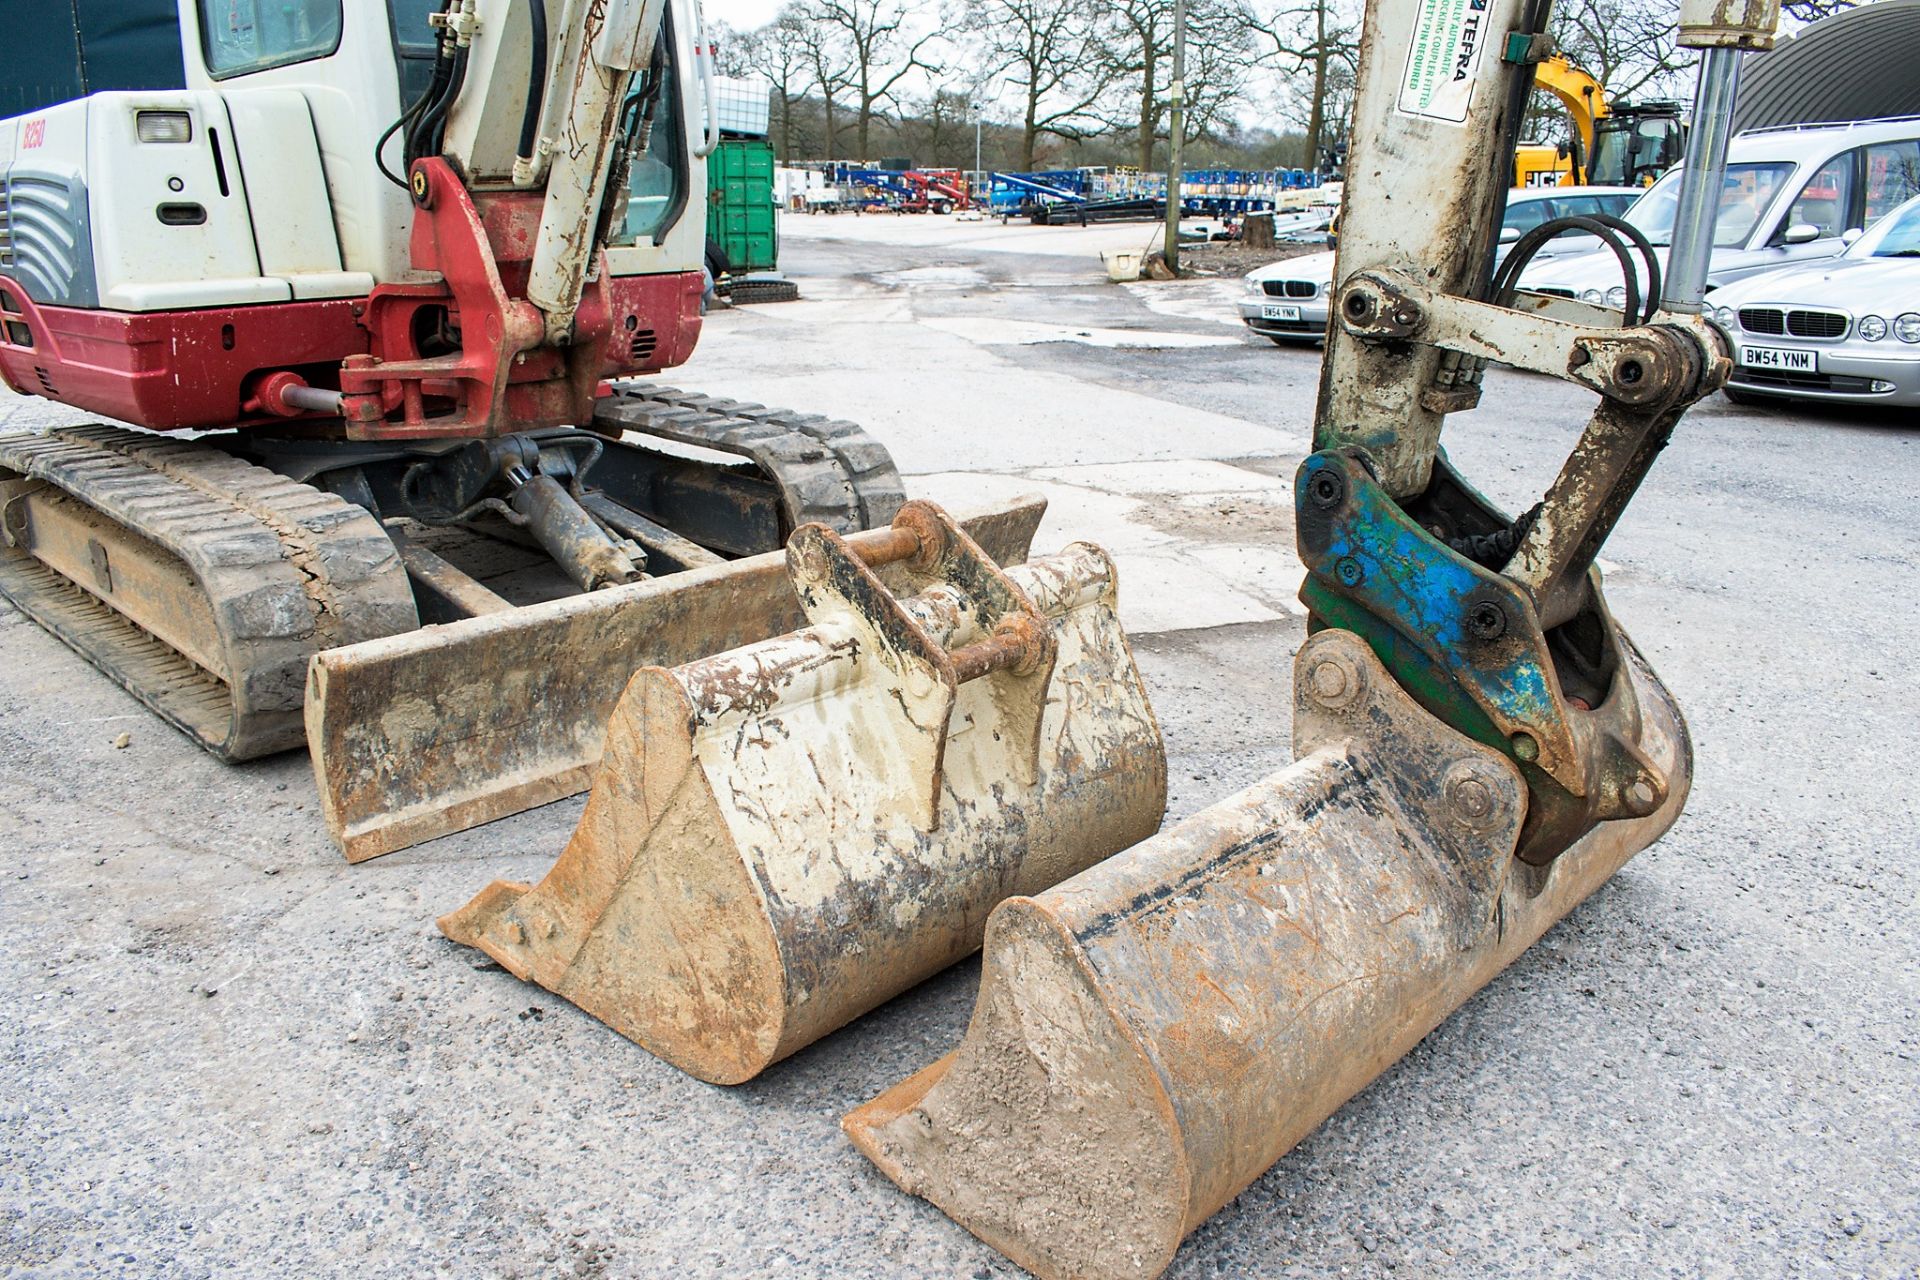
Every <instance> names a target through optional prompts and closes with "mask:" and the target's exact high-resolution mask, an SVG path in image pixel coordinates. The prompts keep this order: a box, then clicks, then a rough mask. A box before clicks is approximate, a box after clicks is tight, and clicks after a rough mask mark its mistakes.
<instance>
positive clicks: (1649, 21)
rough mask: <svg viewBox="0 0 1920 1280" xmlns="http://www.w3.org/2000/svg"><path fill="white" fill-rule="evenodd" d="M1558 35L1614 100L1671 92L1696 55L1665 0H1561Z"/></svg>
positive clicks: (1556, 10) (1556, 38) (1556, 17)
mask: <svg viewBox="0 0 1920 1280" xmlns="http://www.w3.org/2000/svg"><path fill="white" fill-rule="evenodd" d="M1552 31H1553V39H1554V43H1556V44H1558V45H1559V46H1560V48H1561V49H1562V50H1564V51H1565V52H1566V55H1567V56H1568V57H1569V58H1572V59H1573V61H1574V64H1575V65H1576V66H1578V67H1579V68H1580V69H1581V70H1583V71H1585V72H1586V73H1587V74H1588V75H1590V76H1592V77H1593V78H1594V79H1595V80H1598V81H1599V82H1600V87H1601V88H1603V89H1605V90H1606V92H1607V97H1608V99H1609V100H1614V99H1625V98H1629V97H1631V96H1633V95H1634V94H1636V93H1640V92H1642V91H1651V92H1671V91H1673V89H1674V88H1675V87H1676V85H1677V81H1678V78H1679V76H1678V73H1679V72H1681V71H1683V70H1685V69H1686V68H1688V67H1690V66H1692V65H1693V54H1692V53H1691V52H1690V51H1688V50H1685V49H1682V48H1680V47H1679V46H1678V45H1676V44H1675V43H1674V22H1673V6H1672V5H1671V4H1670V3H1666V0H1561V3H1559V4H1557V5H1555V6H1554V14H1553V26H1552Z"/></svg>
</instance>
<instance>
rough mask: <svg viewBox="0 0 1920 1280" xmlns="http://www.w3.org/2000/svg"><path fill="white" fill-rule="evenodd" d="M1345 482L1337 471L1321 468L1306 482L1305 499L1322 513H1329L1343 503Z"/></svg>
mask: <svg viewBox="0 0 1920 1280" xmlns="http://www.w3.org/2000/svg"><path fill="white" fill-rule="evenodd" d="M1346 496H1347V482H1346V479H1345V478H1344V477H1342V476H1341V474H1340V473H1339V472H1338V471H1335V470H1333V469H1332V468H1322V469H1321V470H1319V471H1316V472H1314V473H1313V478H1312V479H1311V480H1309V481H1307V499H1308V501H1310V502H1312V503H1313V505H1314V506H1316V507H1318V508H1320V509H1321V510H1322V511H1331V510H1333V509H1334V508H1335V507H1337V506H1339V505H1340V504H1341V502H1343V501H1345V499H1346Z"/></svg>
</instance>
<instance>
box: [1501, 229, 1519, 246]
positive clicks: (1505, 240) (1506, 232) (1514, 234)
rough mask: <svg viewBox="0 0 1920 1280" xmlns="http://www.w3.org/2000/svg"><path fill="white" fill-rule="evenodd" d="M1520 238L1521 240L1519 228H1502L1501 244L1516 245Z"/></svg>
mask: <svg viewBox="0 0 1920 1280" xmlns="http://www.w3.org/2000/svg"><path fill="white" fill-rule="evenodd" d="M1519 238H1520V228H1518V227H1502V228H1500V243H1501V244H1512V243H1514V242H1515V241H1516V240H1518V239H1519Z"/></svg>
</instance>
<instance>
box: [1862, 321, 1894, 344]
mask: <svg viewBox="0 0 1920 1280" xmlns="http://www.w3.org/2000/svg"><path fill="white" fill-rule="evenodd" d="M1859 333H1860V336H1861V337H1863V338H1865V339H1866V340H1867V341H1868V342H1878V341H1880V339H1882V338H1884V337H1886V336H1887V322H1886V321H1885V320H1882V319H1881V318H1880V317H1879V316H1861V317H1860V330H1859Z"/></svg>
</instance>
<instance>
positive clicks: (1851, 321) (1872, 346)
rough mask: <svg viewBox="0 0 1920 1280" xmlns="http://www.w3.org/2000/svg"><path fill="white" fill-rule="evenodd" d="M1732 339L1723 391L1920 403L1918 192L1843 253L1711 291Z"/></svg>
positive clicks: (1712, 311)
mask: <svg viewBox="0 0 1920 1280" xmlns="http://www.w3.org/2000/svg"><path fill="white" fill-rule="evenodd" d="M1707 306H1708V308H1709V311H1708V314H1709V316H1710V317H1711V318H1712V320H1713V322H1714V323H1715V324H1716V325H1718V326H1719V327H1720V328H1721V330H1722V331H1723V332H1725V333H1726V335H1727V340H1728V344H1729V345H1730V346H1731V347H1732V348H1733V353H1734V361H1735V365H1734V371H1733V376H1732V378H1731V379H1729V380H1728V382H1727V387H1726V393H1727V398H1728V399H1729V400H1732V401H1733V402H1734V403H1735V404H1765V403H1769V402H1773V401H1776V399H1789V400H1829V401H1853V402H1860V401H1871V402H1873V403H1877V404H1885V405H1899V406H1908V407H1911V406H1920V196H1916V197H1915V198H1914V199H1911V200H1909V201H1907V202H1906V203H1905V204H1903V205H1901V206H1899V207H1898V208H1897V209H1895V210H1894V211H1893V212H1892V213H1889V214H1887V215H1886V216H1885V217H1884V218H1882V219H1880V221H1878V222H1876V223H1874V224H1873V226H1872V227H1870V228H1868V230H1867V233H1866V234H1865V235H1863V236H1861V237H1860V238H1859V239H1858V240H1856V241H1854V242H1853V244H1852V245H1851V246H1849V247H1848V249H1847V250H1846V252H1845V253H1842V254H1841V255H1840V256H1839V257H1837V258H1828V259H1825V260H1823V261H1820V262H1810V263H1803V264H1801V265H1799V266H1793V267H1784V268H1782V269H1781V270H1779V271H1769V272H1767V273H1766V274H1764V275H1757V276H1750V277H1748V278H1747V279H1745V280H1741V281H1738V282H1736V283H1734V284H1730V285H1728V286H1726V287H1725V288H1723V289H1717V290H1715V291H1714V292H1713V293H1710V294H1708V295H1707Z"/></svg>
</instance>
